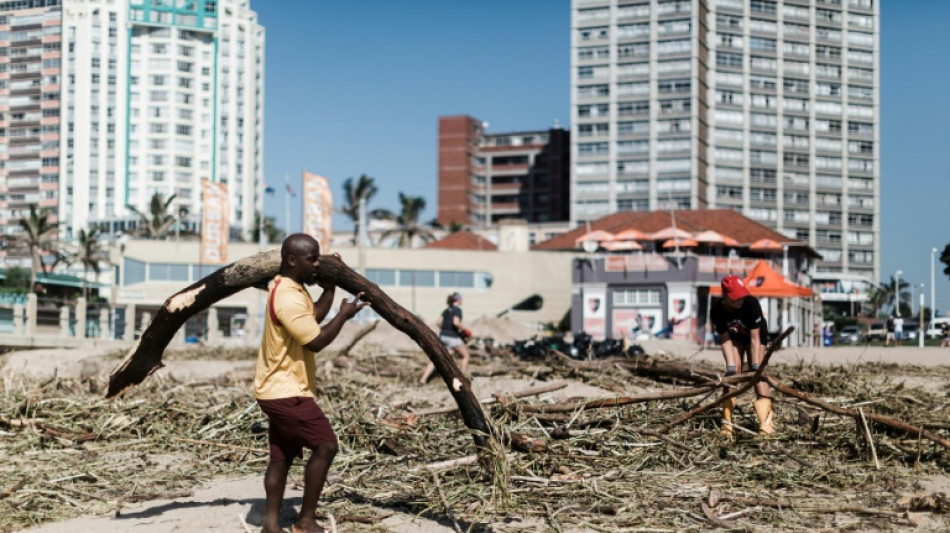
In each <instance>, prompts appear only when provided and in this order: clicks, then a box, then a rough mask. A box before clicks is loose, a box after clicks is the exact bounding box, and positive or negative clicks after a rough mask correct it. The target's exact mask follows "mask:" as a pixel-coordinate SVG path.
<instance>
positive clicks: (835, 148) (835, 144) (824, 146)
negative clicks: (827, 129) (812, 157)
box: [815, 137, 842, 153]
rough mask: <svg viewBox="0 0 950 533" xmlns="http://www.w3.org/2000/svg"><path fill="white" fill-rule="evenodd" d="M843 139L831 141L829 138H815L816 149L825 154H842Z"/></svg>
mask: <svg viewBox="0 0 950 533" xmlns="http://www.w3.org/2000/svg"><path fill="white" fill-rule="evenodd" d="M841 147H842V144H841V139H829V138H827V137H816V138H815V149H817V150H821V151H823V152H837V153H840V152H841Z"/></svg>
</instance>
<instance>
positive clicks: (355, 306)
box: [340, 292, 369, 320]
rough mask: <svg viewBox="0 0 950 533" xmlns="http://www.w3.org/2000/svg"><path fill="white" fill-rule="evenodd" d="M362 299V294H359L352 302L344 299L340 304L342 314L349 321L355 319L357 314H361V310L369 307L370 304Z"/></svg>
mask: <svg viewBox="0 0 950 533" xmlns="http://www.w3.org/2000/svg"><path fill="white" fill-rule="evenodd" d="M362 298H363V293H362V292H361V293H359V294H357V295H356V297H355V298H353V299H352V300H347V299H346V298H344V299H343V302H342V303H341V304H340V314H341V315H344V316H346V318H347V320H349V319H351V318H353V317H354V316H355V315H356V313H359V312H360V310H362V309H363V308H364V307H366V306H368V305H369V302H364V301H363V300H362Z"/></svg>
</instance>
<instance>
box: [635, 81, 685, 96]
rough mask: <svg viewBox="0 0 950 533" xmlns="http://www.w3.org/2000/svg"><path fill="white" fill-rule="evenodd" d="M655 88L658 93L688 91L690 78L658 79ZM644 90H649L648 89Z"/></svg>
mask: <svg viewBox="0 0 950 533" xmlns="http://www.w3.org/2000/svg"><path fill="white" fill-rule="evenodd" d="M657 90H658V91H659V92H660V93H688V92H689V91H690V80H689V78H684V79H679V80H659V81H658V82H657ZM644 92H649V89H647V90H646V91H644Z"/></svg>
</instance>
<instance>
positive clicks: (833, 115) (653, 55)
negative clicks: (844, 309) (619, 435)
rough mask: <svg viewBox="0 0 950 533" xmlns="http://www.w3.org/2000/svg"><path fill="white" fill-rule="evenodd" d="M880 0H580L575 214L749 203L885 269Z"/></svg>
mask: <svg viewBox="0 0 950 533" xmlns="http://www.w3.org/2000/svg"><path fill="white" fill-rule="evenodd" d="M879 22H880V17H879V6H878V2H877V1H876V0H572V15H571V113H572V120H571V128H572V135H571V160H572V169H571V197H572V203H571V220H572V221H574V222H575V223H577V222H581V221H584V220H589V219H594V218H598V217H600V216H603V215H605V214H608V213H613V212H617V211H626V210H654V209H667V208H676V209H705V208H714V207H715V208H723V207H728V208H734V209H736V210H738V211H740V212H742V213H743V214H744V215H746V216H748V217H749V218H752V219H755V220H757V221H760V222H762V223H764V224H767V225H769V226H771V227H774V228H776V229H777V230H778V231H780V232H782V233H784V234H785V235H788V236H789V237H790V238H795V239H800V240H803V241H806V242H808V244H809V245H810V246H811V247H813V248H815V249H816V250H818V251H819V252H820V253H821V254H822V256H823V260H822V261H820V262H819V263H818V265H817V272H824V273H835V272H838V273H849V274H858V275H862V276H865V277H866V278H869V279H873V280H876V279H878V277H879V276H878V272H879V264H880V258H879V251H880V201H879V190H880V170H879V154H880V146H879V139H880V134H879V118H878V117H879V109H878V107H879V101H880V99H879V87H880V83H879V60H880V54H879V50H880V47H879V31H880V30H879Z"/></svg>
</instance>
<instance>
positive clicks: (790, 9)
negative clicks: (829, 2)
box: [782, 4, 810, 20]
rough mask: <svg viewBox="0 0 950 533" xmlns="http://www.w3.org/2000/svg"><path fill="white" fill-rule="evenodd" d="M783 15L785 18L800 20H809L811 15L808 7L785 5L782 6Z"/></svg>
mask: <svg viewBox="0 0 950 533" xmlns="http://www.w3.org/2000/svg"><path fill="white" fill-rule="evenodd" d="M782 15H783V16H784V17H785V18H799V19H805V20H808V19H809V17H810V13H809V10H808V8H807V7H804V6H795V5H789V4H785V5H783V6H782Z"/></svg>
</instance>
